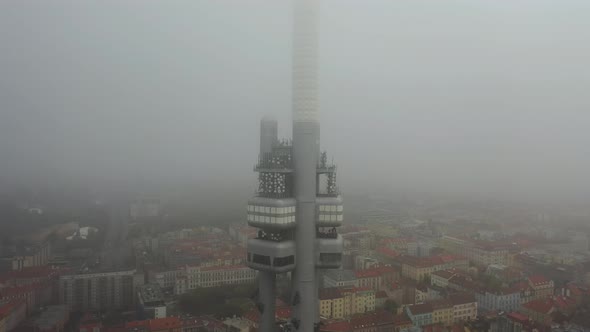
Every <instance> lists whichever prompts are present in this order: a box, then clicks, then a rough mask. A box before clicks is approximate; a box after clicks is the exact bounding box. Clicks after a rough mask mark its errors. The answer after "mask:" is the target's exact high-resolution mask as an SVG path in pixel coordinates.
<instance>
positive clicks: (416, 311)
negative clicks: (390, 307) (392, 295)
mask: <svg viewBox="0 0 590 332" xmlns="http://www.w3.org/2000/svg"><path fill="white" fill-rule="evenodd" d="M408 309H409V310H410V312H411V313H412V315H424V314H427V313H431V312H432V305H430V304H429V303H422V304H414V305H412V306H409V307H408Z"/></svg>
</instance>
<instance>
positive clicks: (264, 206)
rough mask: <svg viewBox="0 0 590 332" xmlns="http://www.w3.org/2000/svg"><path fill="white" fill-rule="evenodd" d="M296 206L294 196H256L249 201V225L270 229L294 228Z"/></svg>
mask: <svg viewBox="0 0 590 332" xmlns="http://www.w3.org/2000/svg"><path fill="white" fill-rule="evenodd" d="M296 206H297V201H295V199H294V198H284V199H277V198H268V197H254V198H252V199H251V200H249V201H248V217H247V218H248V225H250V226H252V227H257V228H262V229H269V230H273V229H274V230H284V229H291V228H294V227H295V212H296Z"/></svg>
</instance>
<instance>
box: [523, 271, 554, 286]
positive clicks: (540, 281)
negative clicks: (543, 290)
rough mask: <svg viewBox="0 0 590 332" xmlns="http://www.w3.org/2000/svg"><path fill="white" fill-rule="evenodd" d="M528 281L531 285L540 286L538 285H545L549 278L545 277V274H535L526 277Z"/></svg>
mask: <svg viewBox="0 0 590 332" xmlns="http://www.w3.org/2000/svg"><path fill="white" fill-rule="evenodd" d="M528 281H529V283H531V284H532V285H533V286H540V285H545V284H549V283H550V280H549V279H547V278H545V276H543V275H540V274H537V275H533V276H530V277H528Z"/></svg>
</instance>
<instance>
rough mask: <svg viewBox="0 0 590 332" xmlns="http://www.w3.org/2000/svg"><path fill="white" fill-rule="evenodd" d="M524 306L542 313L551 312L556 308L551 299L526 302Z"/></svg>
mask: <svg viewBox="0 0 590 332" xmlns="http://www.w3.org/2000/svg"><path fill="white" fill-rule="evenodd" d="M522 307H523V308H525V309H527V310H530V311H534V312H537V313H540V314H549V313H551V311H552V310H553V309H554V306H553V301H551V300H550V299H539V300H533V301H531V302H527V303H524V304H523V305H522Z"/></svg>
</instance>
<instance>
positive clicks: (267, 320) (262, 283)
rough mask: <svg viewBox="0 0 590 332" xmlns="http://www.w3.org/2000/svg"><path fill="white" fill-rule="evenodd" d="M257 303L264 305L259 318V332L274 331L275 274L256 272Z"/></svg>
mask: <svg viewBox="0 0 590 332" xmlns="http://www.w3.org/2000/svg"><path fill="white" fill-rule="evenodd" d="M258 289H259V294H260V296H259V297H260V298H259V301H260V302H261V303H262V304H263V305H264V307H263V311H262V315H261V318H260V331H264V332H267V331H268V332H271V331H275V329H276V327H275V311H276V310H275V299H276V294H275V292H276V291H275V290H276V274H275V273H273V272H268V271H260V272H258Z"/></svg>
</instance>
